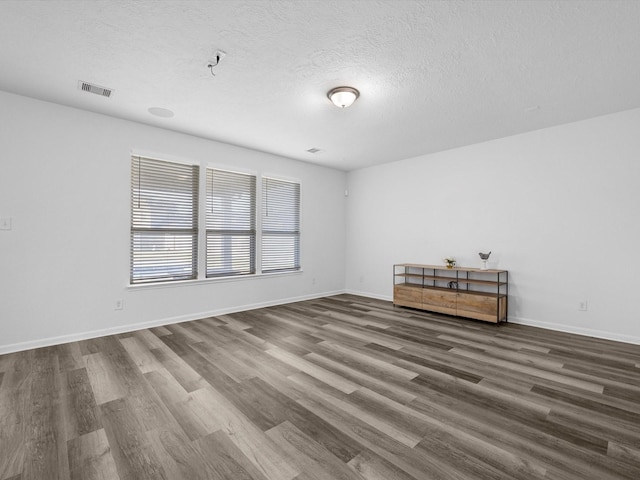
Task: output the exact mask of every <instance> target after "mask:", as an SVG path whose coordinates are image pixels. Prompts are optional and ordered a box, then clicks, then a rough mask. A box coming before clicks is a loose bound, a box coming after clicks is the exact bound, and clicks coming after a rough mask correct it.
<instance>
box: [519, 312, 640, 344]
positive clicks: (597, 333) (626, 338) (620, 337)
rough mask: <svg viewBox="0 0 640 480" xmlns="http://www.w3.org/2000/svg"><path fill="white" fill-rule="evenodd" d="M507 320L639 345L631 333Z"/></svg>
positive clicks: (523, 320)
mask: <svg viewBox="0 0 640 480" xmlns="http://www.w3.org/2000/svg"><path fill="white" fill-rule="evenodd" d="M509 322H511V323H518V324H520V325H528V326H530V327H539V328H545V329H547V330H556V331H558V332H565V333H575V334H576V335H584V336H586V337H595V338H602V339H604V340H615V341H616V342H624V343H633V344H635V345H640V337H634V336H633V335H624V334H621V333H614V332H606V331H604V330H593V329H590V328H581V327H574V326H573V325H564V324H562V323H553V322H542V321H540V320H532V319H530V318H522V317H513V316H509Z"/></svg>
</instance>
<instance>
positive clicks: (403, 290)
mask: <svg viewBox="0 0 640 480" xmlns="http://www.w3.org/2000/svg"><path fill="white" fill-rule="evenodd" d="M393 303H394V304H396V305H401V306H403V307H413V308H422V287H421V286H416V287H413V286H410V285H407V284H401V285H395V286H394V287H393Z"/></svg>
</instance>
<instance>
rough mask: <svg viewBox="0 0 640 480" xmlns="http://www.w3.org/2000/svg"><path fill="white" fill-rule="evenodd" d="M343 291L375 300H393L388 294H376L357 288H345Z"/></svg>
mask: <svg viewBox="0 0 640 480" xmlns="http://www.w3.org/2000/svg"><path fill="white" fill-rule="evenodd" d="M343 293H348V294H349V295H358V296H359V297H367V298H375V299H376V300H384V301H386V302H393V297H392V296H389V295H377V294H375V293H369V292H359V291H357V290H345V291H344V292H343Z"/></svg>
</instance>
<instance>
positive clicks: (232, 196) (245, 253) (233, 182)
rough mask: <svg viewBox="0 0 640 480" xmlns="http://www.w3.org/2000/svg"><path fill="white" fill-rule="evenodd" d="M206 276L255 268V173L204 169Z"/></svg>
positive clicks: (251, 270) (239, 273) (246, 272)
mask: <svg viewBox="0 0 640 480" xmlns="http://www.w3.org/2000/svg"><path fill="white" fill-rule="evenodd" d="M206 209H207V277H216V276H226V275H246V274H252V273H255V272H256V262H255V258H256V177H255V176H253V175H246V174H243V173H234V172H227V171H223V170H213V169H207V203H206Z"/></svg>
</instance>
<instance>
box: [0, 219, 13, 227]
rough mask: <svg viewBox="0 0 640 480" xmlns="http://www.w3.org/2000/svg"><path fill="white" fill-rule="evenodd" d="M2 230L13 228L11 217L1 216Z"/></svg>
mask: <svg viewBox="0 0 640 480" xmlns="http://www.w3.org/2000/svg"><path fill="white" fill-rule="evenodd" d="M0 230H11V217H4V218H0Z"/></svg>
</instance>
